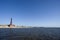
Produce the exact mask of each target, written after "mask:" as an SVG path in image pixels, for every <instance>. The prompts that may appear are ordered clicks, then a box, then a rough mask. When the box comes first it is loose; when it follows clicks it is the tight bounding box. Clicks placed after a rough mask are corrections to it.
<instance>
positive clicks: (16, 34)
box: [0, 27, 60, 40]
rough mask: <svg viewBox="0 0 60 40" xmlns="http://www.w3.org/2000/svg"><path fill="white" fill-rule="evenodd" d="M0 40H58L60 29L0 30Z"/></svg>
mask: <svg viewBox="0 0 60 40" xmlns="http://www.w3.org/2000/svg"><path fill="white" fill-rule="evenodd" d="M0 40H60V28H40V27H33V28H0Z"/></svg>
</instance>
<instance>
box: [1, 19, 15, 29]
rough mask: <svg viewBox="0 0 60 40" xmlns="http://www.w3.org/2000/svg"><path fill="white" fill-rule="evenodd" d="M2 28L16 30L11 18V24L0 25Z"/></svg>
mask: <svg viewBox="0 0 60 40" xmlns="http://www.w3.org/2000/svg"><path fill="white" fill-rule="evenodd" d="M0 28H15V25H13V24H12V18H11V21H10V24H8V25H0Z"/></svg>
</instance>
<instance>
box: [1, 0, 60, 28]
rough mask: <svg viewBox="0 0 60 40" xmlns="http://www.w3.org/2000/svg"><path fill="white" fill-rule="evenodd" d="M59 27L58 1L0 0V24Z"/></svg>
mask: <svg viewBox="0 0 60 40" xmlns="http://www.w3.org/2000/svg"><path fill="white" fill-rule="evenodd" d="M11 17H12V18H13V24H16V25H26V26H44V27H46V26H47V27H54V26H55V27H60V0H0V24H9V22H10V18H11Z"/></svg>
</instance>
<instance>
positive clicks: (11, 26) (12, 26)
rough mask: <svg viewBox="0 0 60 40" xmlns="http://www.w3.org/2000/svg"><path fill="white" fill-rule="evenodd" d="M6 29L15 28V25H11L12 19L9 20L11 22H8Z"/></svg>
mask: <svg viewBox="0 0 60 40" xmlns="http://www.w3.org/2000/svg"><path fill="white" fill-rule="evenodd" d="M8 27H10V28H14V27H15V25H13V24H12V18H11V21H10V24H9V25H8Z"/></svg>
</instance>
